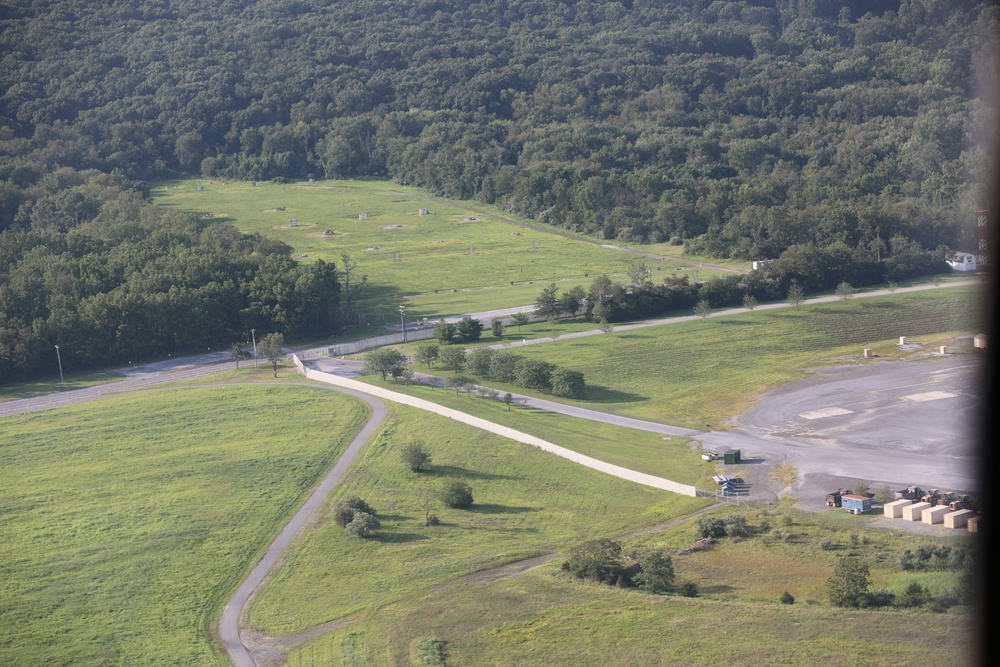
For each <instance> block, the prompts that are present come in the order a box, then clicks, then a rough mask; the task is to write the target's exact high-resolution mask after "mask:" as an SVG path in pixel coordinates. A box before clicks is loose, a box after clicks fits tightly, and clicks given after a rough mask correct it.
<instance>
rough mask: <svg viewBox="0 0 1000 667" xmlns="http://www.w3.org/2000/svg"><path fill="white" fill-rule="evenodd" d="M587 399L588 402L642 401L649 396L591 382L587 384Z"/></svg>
mask: <svg viewBox="0 0 1000 667" xmlns="http://www.w3.org/2000/svg"><path fill="white" fill-rule="evenodd" d="M586 400H587V402H588V403H641V402H643V401H648V400H649V397H648V396H640V395H639V394H630V393H629V392H627V391H618V390H617V389H611V388H609V387H602V386H601V385H595V384H590V385H587V399H586Z"/></svg>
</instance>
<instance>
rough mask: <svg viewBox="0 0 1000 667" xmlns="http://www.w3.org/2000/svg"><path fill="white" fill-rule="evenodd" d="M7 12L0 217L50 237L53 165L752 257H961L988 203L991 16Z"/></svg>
mask: <svg viewBox="0 0 1000 667" xmlns="http://www.w3.org/2000/svg"><path fill="white" fill-rule="evenodd" d="M21 5H23V6H21ZM3 11H4V14H3V33H2V40H3V41H2V49H3V52H4V57H3V60H2V66H0V90H3V91H5V93H4V95H3V97H2V99H0V110H2V111H0V113H2V118H3V125H4V126H5V127H3V129H2V142H0V152H2V163H0V179H3V180H4V181H6V185H5V187H4V189H3V190H2V193H3V194H2V196H0V202H2V203H0V211H2V213H0V215H2V218H0V219H2V222H0V225H3V226H10V225H12V224H21V225H23V224H26V223H30V222H32V211H31V207H30V206H29V207H28V208H27V209H26V210H21V211H20V213H18V205H19V204H20V203H21V201H19V195H20V197H22V198H23V197H27V198H28V199H31V198H33V193H31V192H28V193H25V192H23V190H24V189H30V188H31V187H32V186H33V185H34V184H36V183H37V182H38V180H39V179H40V178H41V177H42V176H43V175H44V173H45V172H46V171H48V170H50V169H51V168H52V167H54V166H56V165H62V166H73V167H76V168H96V169H101V170H105V171H110V170H112V169H120V170H121V171H122V172H123V173H124V174H125V175H126V176H128V177H130V178H139V179H145V178H150V177H152V176H155V175H158V174H163V173H164V172H166V171H168V170H179V171H184V172H191V173H197V172H201V173H203V174H205V175H207V176H213V175H224V176H226V177H229V178H240V179H255V180H259V179H272V178H275V177H305V176H307V175H309V174H313V175H316V176H320V177H322V176H353V175H372V174H374V175H386V176H390V177H392V178H394V179H396V180H398V181H402V182H406V183H410V184H414V185H420V186H424V187H427V188H430V189H432V190H434V191H436V192H438V193H440V194H443V195H447V196H453V197H461V198H478V199H480V200H483V201H487V202H496V203H499V204H501V205H502V206H504V207H505V208H507V209H508V210H510V211H513V212H517V213H520V214H525V215H530V216H533V217H534V216H539V217H541V218H542V219H545V220H548V221H549V222H552V223H555V224H558V225H563V226H566V227H569V228H572V229H574V230H578V231H583V232H587V233H592V234H596V235H598V236H602V237H603V238H607V239H619V240H627V241H632V242H636V241H646V240H648V241H664V240H669V239H675V242H680V241H692V242H694V244H695V245H696V246H697V248H698V249H699V250H701V251H707V252H711V253H714V254H716V255H719V256H733V257H740V258H747V259H751V258H752V259H758V258H764V257H772V258H773V257H777V256H778V255H780V253H781V252H782V251H783V250H784V249H785V248H787V247H788V246H790V245H793V244H797V243H815V244H822V245H826V244H831V243H838V242H842V243H846V244H847V245H848V246H851V247H855V246H858V245H864V246H865V247H874V246H878V245H880V244H882V245H885V246H886V248H889V246H888V245H887V242H888V240H889V239H891V238H892V237H893V236H894V235H897V234H901V235H903V236H905V237H906V238H908V239H909V240H912V241H916V242H918V243H920V244H921V245H922V246H923V247H925V248H928V249H931V248H935V247H936V246H938V245H942V244H944V245H949V246H952V247H957V246H960V245H963V243H964V244H965V245H968V242H969V241H970V240H971V239H969V238H967V237H963V236H962V230H963V228H965V229H971V228H972V224H971V222H970V221H971V219H972V213H971V211H972V208H973V207H974V206H977V205H983V204H984V203H985V202H984V201H983V195H982V192H981V188H982V184H983V180H984V178H985V174H986V167H987V164H986V162H987V159H988V157H989V151H988V150H987V146H986V144H984V141H986V140H987V135H986V131H987V130H988V129H989V128H990V127H991V126H992V124H993V122H994V121H993V118H992V115H991V112H989V111H988V110H987V109H986V108H984V104H983V101H982V100H981V99H980V94H981V93H982V91H981V90H980V89H979V85H980V82H981V81H984V80H985V79H986V75H985V72H986V70H987V67H988V61H989V60H990V58H991V57H993V56H994V55H995V53H996V50H995V43H993V42H992V41H991V39H992V37H993V36H995V35H996V33H997V27H998V22H997V16H998V14H997V8H996V6H995V3H993V2H975V1H973V0H964V1H963V0H903V1H902V2H898V1H893V0H842V1H837V0H744V1H740V2H728V1H722V0H719V1H715V2H709V1H708V0H684V1H683V2H682V1H670V0H634V1H628V0H626V1H623V2H613V1H606V2H605V1H594V0H591V1H581V2H577V1H572V2H569V1H564V0H481V1H479V2H475V1H469V0H436V1H435V0H427V1H424V2H397V1H396V0H333V1H330V0H262V1H260V2H236V1H226V2H213V3H206V2H202V1H200V0H148V1H146V2H133V1H131V0H129V1H125V0H100V1H98V0H36V1H35V2H32V3H13V6H11V4H10V3H8V6H7V7H6V8H5V9H4V10H3ZM18 191H21V192H20V193H19V192H18ZM36 217H37V216H36ZM890 250H891V248H890Z"/></svg>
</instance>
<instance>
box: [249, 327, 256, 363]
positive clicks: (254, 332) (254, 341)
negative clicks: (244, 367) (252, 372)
mask: <svg viewBox="0 0 1000 667" xmlns="http://www.w3.org/2000/svg"><path fill="white" fill-rule="evenodd" d="M250 335H251V336H253V367H254V369H256V368H257V330H256V329H251V330H250Z"/></svg>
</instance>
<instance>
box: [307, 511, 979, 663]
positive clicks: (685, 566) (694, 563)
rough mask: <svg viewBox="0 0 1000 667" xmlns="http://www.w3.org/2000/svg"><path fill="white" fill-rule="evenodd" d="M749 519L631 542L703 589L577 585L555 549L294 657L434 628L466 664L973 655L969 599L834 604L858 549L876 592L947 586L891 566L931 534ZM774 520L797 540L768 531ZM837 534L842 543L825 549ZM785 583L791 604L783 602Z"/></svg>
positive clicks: (389, 649)
mask: <svg viewBox="0 0 1000 667" xmlns="http://www.w3.org/2000/svg"><path fill="white" fill-rule="evenodd" d="M732 511H734V510H732V509H729V508H726V509H722V510H719V511H718V514H719V515H725V514H727V513H730V512H732ZM748 516H749V519H750V524H751V526H752V527H753V531H754V536H753V537H750V538H744V539H739V540H734V539H731V538H724V539H722V540H719V541H718V543H717V544H716V545H715V546H714V547H713V548H712V549H710V550H708V551H702V552H696V553H693V554H690V555H686V556H681V555H678V554H677V551H678V550H679V549H681V548H683V547H684V546H687V545H689V544H690V543H691V542H692V541H693V540H694V539H696V537H697V533H696V526H697V520H696V519H691V520H688V521H686V522H684V523H682V524H680V525H677V526H674V527H670V528H667V529H665V530H663V531H661V532H658V533H654V534H651V535H645V536H643V537H642V538H638V539H635V540H631V541H626V542H625V546H626V549H628V548H632V547H646V546H661V547H665V548H666V549H667V551H668V553H670V554H672V556H673V561H674V567H675V570H676V572H677V580H676V582H677V583H678V584H681V583H686V582H693V583H696V584H697V585H698V587H699V591H700V597H698V598H684V597H678V596H669V597H665V596H654V595H649V594H647V593H643V592H640V591H634V590H621V589H616V588H612V587H608V586H603V585H598V584H591V583H586V582H582V581H578V580H575V579H572V578H570V577H568V576H567V575H565V574H564V573H561V572H560V571H559V565H560V563H561V559H558V558H557V559H555V560H552V561H550V562H549V563H547V564H545V565H543V566H540V567H537V568H534V569H532V570H529V571H527V572H526V573H523V574H520V575H517V576H513V577H507V578H502V579H500V580H498V581H494V582H481V581H474V580H472V581H461V582H458V583H457V584H456V585H454V586H450V587H445V588H442V589H439V590H434V591H431V592H429V593H428V594H426V595H423V596H420V597H415V598H413V599H411V600H408V601H406V602H405V603H401V604H396V605H390V606H388V607H386V608H383V609H380V610H379V611H378V613H377V614H368V615H365V616H363V617H360V618H358V619H357V620H356V621H355V622H352V623H350V624H347V625H345V626H343V627H341V628H339V629H337V630H336V631H334V632H330V633H328V634H326V635H323V636H321V637H319V638H317V639H316V640H315V641H311V642H309V643H306V644H304V645H302V646H299V647H298V648H296V649H294V650H293V651H292V652H291V654H290V656H289V660H288V662H287V665H288V667H316V666H318V665H354V664H364V665H372V666H381V665H392V664H410V663H409V662H408V660H409V656H410V655H412V652H413V649H414V646H415V644H416V643H417V642H418V641H419V640H420V639H421V638H426V637H434V638H437V639H439V640H441V641H443V642H444V651H445V654H446V655H447V660H448V662H447V664H456V665H467V664H475V665H498V666H499V665H539V666H541V665H546V666H548V665H573V666H574V667H575V666H578V665H593V666H595V667H596V666H601V665H630V666H636V667H639V666H645V665H650V666H654V665H718V664H727V663H731V664H746V665H817V664H832V665H856V664H864V665H903V664H905V665H915V666H923V665H927V666H932V665H934V666H936V665H941V664H950V665H956V666H962V665H971V664H973V661H972V658H971V649H970V643H971V642H975V641H976V640H975V638H974V636H973V633H972V628H971V623H970V621H971V618H970V616H969V615H968V609H964V608H956V609H955V610H954V611H953V612H952V613H947V614H941V613H932V612H928V611H898V610H878V611H852V610H846V609H835V608H831V607H830V606H829V605H828V604H827V602H826V579H827V578H828V577H829V576H830V575H831V573H832V571H833V566H834V564H835V562H836V559H837V558H839V557H841V556H843V555H844V554H845V553H848V552H851V553H854V554H855V555H856V556H857V557H860V558H864V559H865V560H866V561H867V562H869V563H870V565H871V568H872V579H873V585H874V588H889V589H890V590H893V591H895V592H897V593H901V592H902V591H903V590H904V589H905V587H906V586H907V585H908V584H909V583H910V582H913V581H916V582H919V583H920V584H921V585H924V586H927V587H928V588H930V589H931V591H932V593H934V594H938V593H940V592H942V591H943V590H944V589H946V588H948V587H950V586H953V585H954V584H955V582H956V581H957V579H958V574H957V573H955V572H930V573H919V574H902V573H900V572H899V571H898V568H895V566H894V562H895V557H896V556H897V555H898V553H899V552H900V551H901V550H902V549H903V548H912V547H915V546H917V545H919V544H926V543H930V542H933V541H934V538H927V537H921V536H917V535H912V534H902V533H891V532H874V531H865V530H863V529H861V528H855V529H851V528H847V529H841V530H831V529H830V527H829V526H827V525H826V524H824V523H823V522H812V521H809V520H803V519H798V520H795V521H792V522H791V523H785V522H783V521H781V519H782V518H783V517H782V516H780V515H777V514H775V515H766V514H763V513H759V512H748ZM858 518H859V519H861V520H863V518H862V517H858ZM765 520H766V521H769V522H770V524H771V525H772V526H774V525H777V526H780V527H782V528H783V529H785V530H787V531H788V532H789V533H791V534H792V537H791V539H789V540H788V541H784V540H781V539H777V538H774V537H771V534H770V529H769V528H765V527H763V525H762V521H765ZM851 532H855V536H856V538H857V543H856V544H853V545H852V541H851V539H850V534H851ZM858 533H860V537H859V536H858ZM831 535H832V537H833V539H834V542H835V544H836V545H837V546H836V548H835V549H833V550H823V549H821V548H820V547H819V542H820V540H822V539H823V538H825V537H827V536H831ZM862 539H863V540H864V541H865V543H862ZM786 590H788V591H790V592H791V593H792V594H793V595H794V596H795V598H796V602H795V604H794V605H784V604H780V603H779V601H778V598H779V597H780V595H781V594H782V593H783V592H784V591H786Z"/></svg>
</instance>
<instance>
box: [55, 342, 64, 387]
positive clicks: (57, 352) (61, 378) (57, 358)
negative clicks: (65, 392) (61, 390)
mask: <svg viewBox="0 0 1000 667" xmlns="http://www.w3.org/2000/svg"><path fill="white" fill-rule="evenodd" d="M56 360H57V361H58V362H59V381H60V382H62V383H63V384H65V383H66V380H65V379H64V378H63V373H62V355H61V354H59V346H58V345H56Z"/></svg>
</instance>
